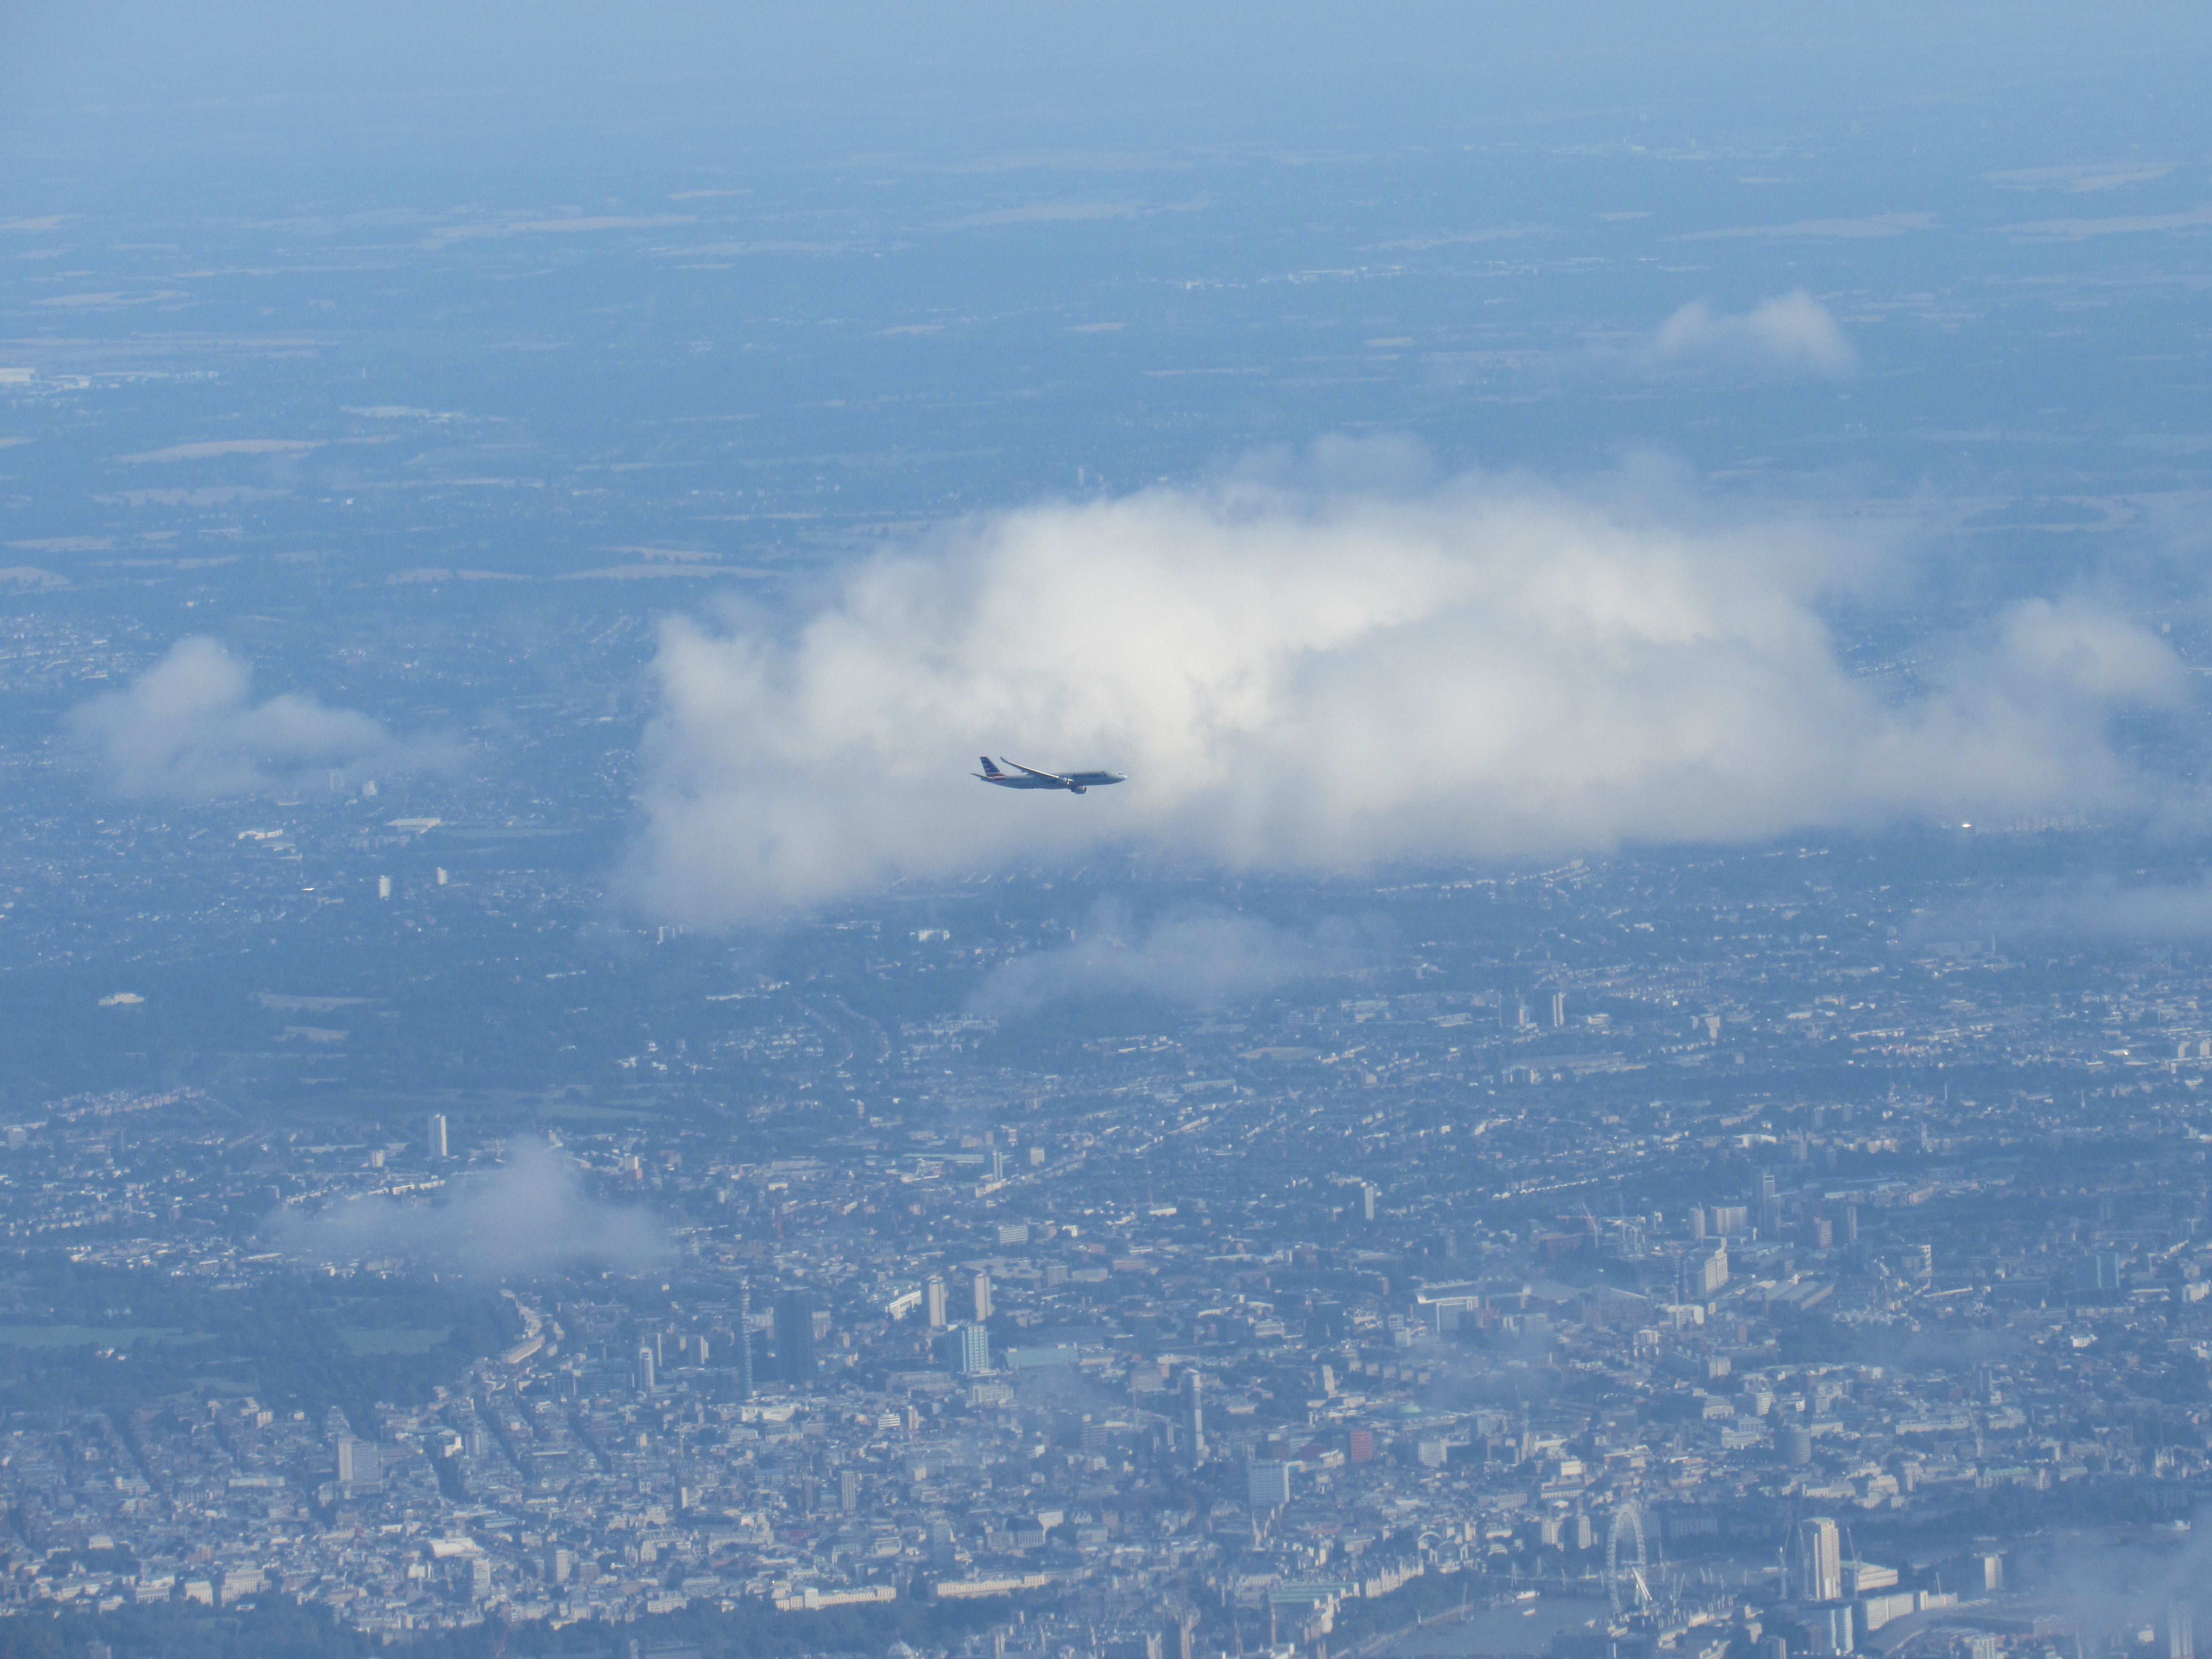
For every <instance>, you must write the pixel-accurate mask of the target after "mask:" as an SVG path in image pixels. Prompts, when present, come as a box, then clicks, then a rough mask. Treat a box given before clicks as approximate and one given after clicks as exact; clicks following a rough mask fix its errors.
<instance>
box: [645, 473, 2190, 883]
mask: <svg viewBox="0 0 2212 1659" xmlns="http://www.w3.org/2000/svg"><path fill="white" fill-rule="evenodd" d="M1417 459H1418V458H1416V457H1410V456H1408V454H1407V453H1406V452H1405V451H1404V450H1402V449H1399V448H1394V447H1389V446H1376V445H1354V444H1338V445H1333V446H1325V447H1323V449H1322V451H1321V452H1319V461H1318V465H1319V467H1320V470H1321V471H1323V472H1327V473H1331V474H1333V475H1334V477H1337V478H1339V479H1343V478H1351V479H1352V480H1354V482H1351V483H1331V482H1329V481H1328V479H1327V478H1322V479H1321V480H1320V481H1307V482H1304V483H1297V482H1292V483H1285V482H1280V481H1273V482H1271V481H1268V480H1267V479H1264V478H1258V477H1253V476H1251V475H1249V474H1247V475H1244V476H1240V477H1231V478H1229V479H1226V480H1224V481H1222V482H1219V483H1216V484H1214V485H1212V486H1210V487H1206V488H1202V489H1155V490H1152V491H1148V492H1146V493H1145V494H1142V495H1135V496H1132V497H1128V498H1127V499H1124V500H1120V501H1103V502H1097V503H1088V504H1082V505H1076V504H1067V503H1054V504H1048V505H1044V506H1040V507H1032V508H1029V509H1026V510H1023V511H1018V512H1007V513H998V514H995V515H991V516H987V517H981V518H977V519H975V520H970V521H969V522H966V523H964V524H962V525H960V526H956V527H954V528H952V529H951V530H948V531H946V532H944V533H942V534H940V535H939V536H938V537H937V538H934V539H933V540H931V541H928V542H927V543H925V544H921V545H920V546H917V547H915V548H911V549H908V550H902V551H896V552H890V553H886V554H884V555H882V556H878V557H875V558H873V559H871V560H868V561H866V562H862V563H859V564H857V565H855V566H854V567H853V568H850V569H849V570H848V571H847V572H846V573H845V574H843V576H842V582H841V584H840V586H838V587H837V588H836V591H835V592H833V594H832V595H831V597H829V599H827V600H826V601H825V602H824V603H823V605H822V606H821V607H820V609H819V610H817V611H816V612H815V613H814V614H812V615H811V616H810V617H806V618H805V619H804V620H803V621H802V622H801V623H799V624H798V625H797V626H796V627H795V628H794V629H793V630H791V631H789V632H787V633H784V634H781V635H779V634H777V633H775V632H774V631H771V630H770V629H769V628H767V627H765V626H762V625H757V624H754V623H744V622H742V621H738V622H732V623H729V624H727V625H726V626H724V627H721V628H715V627H711V626H708V625H705V624H702V623H699V622H697V621H691V620H678V621H674V622H671V623H669V624H668V625H667V626H666V628H665V632H664V635H663V637H662V642H661V647H660V652H659V658H658V659H657V662H656V665H655V672H656V674H657V677H658V679H659V688H660V693H661V700H662V707H661V712H660V714H659V719H658V720H657V722H656V723H655V725H654V726H653V729H652V731H651V732H650V733H649V736H648V740H647V750H646V753H645V756H644V765H643V769H642V777H641V802H642V805H643V809H644V813H645V817H644V823H643V824H642V827H641V832H640V835H639V836H638V838H637V840H636V842H635V845H634V847H633V848H632V855H631V859H630V862H629V869H628V872H627V874H628V879H629V890H630V892H631V894H632V896H633V897H634V898H635V900H637V901H638V902H641V904H642V905H643V906H644V907H645V908H648V909H650V910H652V911H654V912H656V913H659V914H661V915H668V916H671V917H677V918H681V919H686V920H696V921H727V920H731V919H734V918H737V917H739V916H743V915H751V914H759V913H763V912H769V911H774V910H776V909H779V908H785V907H788V906H793V905H803V904H806V903H810V902H815V901H817V900H821V899H824V898H828V897H829V896H835V895H838V894H842V893H845V892H848V891H851V890H856V889H860V888H864V887H866V886H869V885H871V884H876V883H878V882H881V881H883V880H884V879H886V878H892V877H895V876H900V875H911V876H918V877H929V876H935V875H941V874H944V873H947V872H959V871H965V870H972V869H974V868H976V867H977V866H988V865H990V864H992V863H994V862H995V861H998V860H1003V859H1007V858H1014V857H1019V858H1023V859H1028V860H1036V859H1051V858H1054V857H1063V856H1066V857H1072V856H1075V855H1078V854H1082V853H1084V852H1085V849H1088V848H1096V847H1099V846H1101V845H1109V844H1116V843H1119V844H1127V845H1133V844H1141V845H1144V846H1146V847H1147V848H1151V849H1152V850H1155V851H1159V852H1164V853H1170V854H1180V855H1184V856H1194V857H1197V858H1200V859H1203V860H1214V861H1218V862H1220V863H1223V864H1226V865H1230V866H1248V867H1268V868H1331V867H1334V868H1340V867H1344V866H1347V865H1356V864H1359V863H1362V862H1364V861H1368V860H1376V859H1384V858H1390V857H1394V856H1407V855H1415V856H1418V855H1443V856H1467V855H1504V854H1530V853H1541V854H1549V853H1552V852H1554V851H1558V850H1561V849H1565V848H1604V847H1607V846H1611V845H1615V844H1618V843H1620V842H1626V841H1631V840H1644V841H1665V840H1674V839H1685V838H1696V839H1702V838H1712V837H1749V836H1765V835H1771V834H1778V833H1780V832H1782V831H1784V830H1785V829H1796V828H1801V827H1806V826H1811V825H1816V824H1829V823H1878V822H1881V821H1883V820H1886V819H1889V818H1892V817H1898V816H1900V815H1902V816H1905V817H1929V816H1942V817H1960V819H1962V820H1971V819H1972V817H1974V815H1975V814H1977V813H1980V814H1984V815H1987V816H1992V817H1994V816H1996V815H1997V814H2000V813H2009V814H2014V815H2018V814H2021V813H2026V812H2031V811H2079V810H2083V808H2084V807H2085V806H2087V805H2096V806H2097V807H2099V808H2100V809H2106V808H2109V807H2110V806H2111V805H2112V804H2114V803H2116V802H2118V801H2122V800H2124V799H2130V798H2131V797H2132V795H2133V794H2134V793H2136V791H2137V788H2138V785H2137V782H2136V780H2135V778H2134V776H2133V775H2132V774H2131V773H2130V771H2129V769H2127V768H2126V767H2125V766H2124V764H2123V763H2120V762H2119V761H2118V759H2117V758H2116V757H2114V755H2113V753H2112V750H2111V749H2110V748H2109V747H2108V745H2107V744H2106V724H2107V720H2108V717H2109V714H2110V713H2111V711H2112V708H2113V707H2114V706H2115V705H2116V704H2117V703H2121V702H2145V701H2148V702H2157V703H2160V704H2176V703H2178V702H2179V701H2180V700H2182V699H2183V698H2185V696H2187V695H2188V692H2187V689H2186V685H2185V676H2184V675H2183V672H2182V671H2181V669H2180V668H2179V665H2178V664H2177V663H2175V661H2174V659H2172V655H2171V653H2169V652H2168V651H2167V650H2166V647H2165V646H2164V645H2162V644H2161V643H2160V641H2159V640H2158V639H2157V638H2155V637H2154V636H2153V635H2149V634H2148V633H2146V632H2145V631H2143V630H2142V629H2137V628H2135V627H2134V626H2132V625H2131V624H2130V623H2125V622H2124V621H2122V620H2120V619H2118V618H2115V617H2108V616H2106V615H2104V614H2102V613H2101V612H2100V611H2096V610H2094V609H2093V608H2091V607H2089V606H2087V605H2082V604H2078V603H2075V604H2066V605H2031V606H2025V607H2021V608H2018V609H2016V610H2014V611H2010V612H2008V614H2007V615H2006V616H2005V617H2003V618H2002V619H2001V621H2000V623H1998V625H1996V626H1994V627H1993V628H1992V629H1990V630H1989V632H1988V633H1987V635H1986V636H1984V637H1982V638H1979V639H1977V640H1973V641H1966V642H1963V643H1961V644H1960V645H1958V646H1957V647H1955V648H1954V650H1953V651H1952V653H1950V655H1949V658H1948V665H1947V666H1940V667H1938V668H1937V669H1936V671H1934V672H1933V675H1932V678H1933V689H1932V690H1929V691H1928V692H1926V693H1925V694H1924V695H1922V696H1918V697H1917V698H1915V699H1913V700H1911V701H1905V702H1897V701H1893V700H1892V699H1890V698H1887V697H1886V696H1884V695H1883V694H1882V693H1881V691H1879V690H1876V689H1875V688H1874V687H1872V686H1869V684H1864V683H1863V682H1860V681H1857V680H1855V679H1854V678H1852V677H1851V676H1850V674H1849V673H1848V672H1846V671H1844V668H1843V667H1842V666H1841V665H1839V664H1838V660H1837V657H1836V653H1835V651H1834V649H1833V647H1832V641H1831V639H1830V636H1829V632H1828V629H1827V627H1826V624H1825V623H1824V622H1823V621H1822V619H1821V616H1820V611H1819V608H1818V606H1819V602H1820V599H1822V597H1823V595H1824V594H1826V593H1827V592H1832V591H1833V590H1834V588H1835V586H1836V585H1837V584H1838V582H1839V581H1841V580H1844V579H1845V578H1846V577H1847V576H1848V575H1849V574H1850V570H1851V568H1852V561H1851V560H1850V558H1849V557H1847V556H1845V554H1846V550H1845V549H1844V546H1843V545H1842V544H1839V543H1838V542H1837V541H1836V540H1835V538H1832V537H1831V536H1828V535H1826V534H1825V533H1823V532H1820V531H1818V530H1817V529H1815V528H1814V527H1812V526H1807V525H1803V524H1793V523H1789V522H1784V521H1775V522H1770V523H1765V524H1761V525H1752V526H1725V525H1723V526H1713V525H1711V524H1701V523H1700V522H1699V520H1698V518H1697V515H1696V514H1695V513H1693V512H1689V511H1686V510H1671V509H1663V508H1652V507H1645V506H1643V505H1640V504H1639V501H1638V489H1637V488H1636V487H1635V486H1634V485H1633V483H1620V482H1619V481H1615V482H1614V483H1612V484H1610V485H1607V486H1605V487H1604V488H1603V489H1599V490H1595V491H1593V492H1591V493H1590V494H1589V495H1586V496H1584V497H1581V498H1578V497H1577V496H1574V495H1568V494H1565V493H1562V492H1560V491H1558V490H1554V489H1546V488H1542V487H1540V486H1538V485H1535V484H1533V483H1525V482H1512V481H1502V480H1497V479H1491V478H1486V477H1461V478H1456V479H1450V480H1446V481H1444V482H1442V483H1436V482H1417V481H1416V480H1417V479H1418V478H1419V471H1420V469H1419V466H1418V465H1416V462H1417ZM732 614H733V615H734V614H735V613H732ZM982 752H988V753H990V754H991V755H993V756H998V755H1000V754H1005V755H1007V756H1010V757H1013V758H1014V759H1017V760H1019V761H1023V762H1025V763H1029V764H1030V765H1033V766H1043V767H1054V768H1057V767H1079V766H1080V767H1108V768H1111V769H1114V770H1116V771H1121V772H1125V773H1127V775H1128V777H1129V781H1127V783H1124V784H1121V785H1119V786H1117V787H1110V788H1101V789H1095V790H1093V791H1091V793H1089V794H1088V795H1085V796H1083V797H1080V798H1077V797H1071V796H1069V795H1066V794H1063V793H1043V792H1038V793H1012V792H1008V791H1003V790H999V789H995V788H991V787H987V786H985V785H983V784H980V783H977V782H975V781H974V780H973V779H972V778H970V777H969V776H968V775H967V774H968V773H969V771H971V770H972V769H973V757H974V756H975V755H976V754H979V753H982Z"/></svg>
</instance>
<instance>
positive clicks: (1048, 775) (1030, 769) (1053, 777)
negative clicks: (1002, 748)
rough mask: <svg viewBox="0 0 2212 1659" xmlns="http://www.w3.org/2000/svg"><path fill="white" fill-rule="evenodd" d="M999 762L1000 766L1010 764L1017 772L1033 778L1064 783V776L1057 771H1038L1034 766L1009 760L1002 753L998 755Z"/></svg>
mask: <svg viewBox="0 0 2212 1659" xmlns="http://www.w3.org/2000/svg"><path fill="white" fill-rule="evenodd" d="M999 764H1000V765H1001V766H1011V767H1012V768H1013V769H1014V770H1015V771H1017V772H1026V773H1028V774H1029V775H1030V776H1031V777H1033V778H1043V779H1046V780H1048V781H1050V782H1053V783H1066V781H1067V780H1066V778H1063V777H1062V776H1060V774H1059V773H1057V772H1040V771H1038V770H1037V769H1036V767H1034V766H1024V765H1023V764H1022V763H1020V762H1019V761H1010V760H1008V759H1007V758H1006V757H1005V756H1004V755H1001V756H1000V757H999Z"/></svg>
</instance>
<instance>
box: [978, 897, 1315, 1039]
mask: <svg viewBox="0 0 2212 1659" xmlns="http://www.w3.org/2000/svg"><path fill="white" fill-rule="evenodd" d="M1351 957H1352V941H1351V939H1350V936H1349V930H1348V929H1346V928H1342V927H1337V928H1328V929H1324V930H1322V933H1319V934H1318V935H1317V936H1316V938H1314V939H1301V938H1299V937H1298V936H1297V934H1295V933H1285V931H1283V930H1282V929H1280V928H1279V927H1272V926H1270V925H1269V924H1268V923H1267V922H1264V921H1260V920H1259V919H1258V918H1256V917H1254V916H1241V915H1234V914H1232V913H1231V912H1229V911H1225V910H1210V909H1195V910H1186V911H1181V912H1178V913H1176V914H1174V915H1167V916H1163V917H1160V918H1158V919H1156V920H1155V921H1152V923H1151V924H1150V925H1149V926H1144V925H1139V923H1138V922H1137V921H1135V919H1134V918H1133V916H1132V915H1130V913H1129V909H1128V907H1127V905H1123V904H1116V903H1111V902H1101V903H1099V904H1097V905H1096V906H1094V907H1093V908H1092V909H1091V914H1090V915H1089V916H1088V917H1086V918H1085V921H1084V924H1083V926H1082V927H1079V928H1078V929H1077V930H1076V936H1075V938H1074V939H1073V940H1071V941H1070V942H1069V943H1068V944H1066V945H1061V946H1059V947H1057V948H1056V949H1054V950H1049V951H1035V952H1033V953H1031V954H1030V955H1028V956H1024V957H1016V958H1015V959H1014V960H1013V961H1012V962H1009V963H1006V965H1005V966H1004V967H1002V968H1000V969H998V970H997V971H996V972H994V974H993V975H991V977H990V978H989V979H987V981H984V984H983V987H982V989H981V991H980V992H979V993H978V994H976V996H975V1003H974V1006H975V1012H977V1013H980V1014H985V1015H988V1016H990V1017H992V1018H1006V1017H1008V1016H1010V1015H1014V1014H1020V1013H1025V1012H1029V1011H1030V1009H1033V1008H1037V1007H1042V1006H1044V1005H1046V1004H1048V1003H1054V1002H1066V1001H1073V1000H1079V999H1081V998H1084V997H1091V996H1100V995H1106V996H1139V997H1152V998H1158V999H1162V1000H1166V1001H1170V1002H1188V1003H1195V1004H1198V1005H1200V1006H1208V1005H1211V1004H1214V1003H1218V1002H1227V1001H1233V1000H1239V999H1242V998H1244V997H1250V996H1256V995H1258V994H1260V993H1261V992H1264V991H1271V990H1273V989H1274V988H1275V987H1277V986H1279V985H1287V984H1289V983H1290V982H1291V981H1292V980H1294V979H1302V978H1304V977H1305V976H1306V975H1310V974H1324V973H1330V972H1334V971H1335V970H1338V969H1342V968H1344V967H1345V966H1346V965H1347V963H1349V961H1350V960H1351Z"/></svg>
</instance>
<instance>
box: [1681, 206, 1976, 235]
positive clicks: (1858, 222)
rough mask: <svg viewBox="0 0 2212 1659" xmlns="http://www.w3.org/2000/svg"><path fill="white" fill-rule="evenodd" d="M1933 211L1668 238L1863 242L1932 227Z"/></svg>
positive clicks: (1734, 227)
mask: <svg viewBox="0 0 2212 1659" xmlns="http://www.w3.org/2000/svg"><path fill="white" fill-rule="evenodd" d="M1934 228H1936V216H1935V215H1934V214H1932V213H1873V214H1869V215H1868V216H1866V217H1864V218H1863V219H1800V220H1798V221H1796V222H1795V223H1794V224H1787V225H1731V226H1729V228H1727V229H1725V230H1691V231H1685V232H1684V233H1683V234H1680V236H1673V237H1669V238H1668V240H1669V241H1675V242H1717V241H1723V240H1732V239H1736V238H1750V239H1754V240H1771V241H1781V240H1790V239H1794V238H1796V237H1800V236H1812V237H1835V238H1840V239H1842V240H1845V241H1862V240H1867V239H1869V238H1872V237H1881V236H1902V235H1904V234H1905V233H1906V232H1907V231H1911V230H1933V229H1934Z"/></svg>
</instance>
